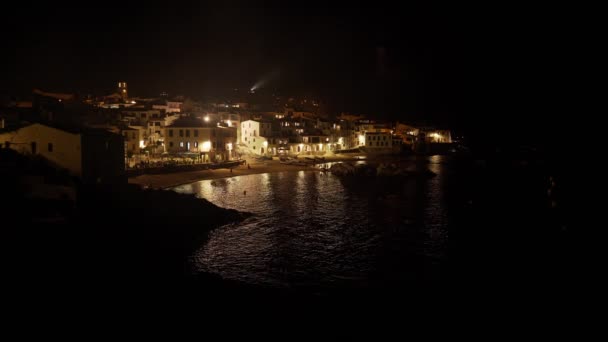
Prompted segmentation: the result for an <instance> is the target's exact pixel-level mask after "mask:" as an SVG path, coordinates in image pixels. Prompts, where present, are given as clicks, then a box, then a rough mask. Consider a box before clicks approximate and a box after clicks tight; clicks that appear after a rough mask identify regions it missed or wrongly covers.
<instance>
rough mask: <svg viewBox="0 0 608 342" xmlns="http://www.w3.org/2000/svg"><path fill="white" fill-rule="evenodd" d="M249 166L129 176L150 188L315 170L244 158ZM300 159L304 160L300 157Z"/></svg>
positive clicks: (343, 158)
mask: <svg viewBox="0 0 608 342" xmlns="http://www.w3.org/2000/svg"><path fill="white" fill-rule="evenodd" d="M244 159H245V160H246V161H247V163H248V164H249V166H250V167H251V168H248V167H247V164H244V165H240V166H238V167H235V168H233V169H232V172H231V171H230V170H229V169H216V170H201V171H189V172H176V173H168V174H156V175H141V176H136V177H131V178H129V183H130V184H138V185H141V186H143V187H147V188H151V189H165V188H171V187H174V186H178V185H181V184H187V183H192V182H196V181H200V180H206V179H217V178H226V177H236V176H245V175H253V174H259V173H267V172H280V171H300V170H315V169H316V166H298V165H285V164H281V163H280V162H279V161H278V160H267V161H257V160H255V159H253V158H250V157H246V158H244ZM302 160H305V159H304V158H302ZM353 160H358V159H357V158H356V157H352V156H341V155H336V156H331V157H325V161H326V162H337V161H353Z"/></svg>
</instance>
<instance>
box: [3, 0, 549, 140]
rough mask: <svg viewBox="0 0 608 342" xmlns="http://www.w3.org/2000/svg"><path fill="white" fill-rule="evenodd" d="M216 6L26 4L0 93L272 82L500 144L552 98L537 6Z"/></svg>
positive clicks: (195, 91) (536, 122)
mask: <svg viewBox="0 0 608 342" xmlns="http://www.w3.org/2000/svg"><path fill="white" fill-rule="evenodd" d="M213 3H214V4H215V5H204V4H200V3H194V2H192V3H190V2H179V1H173V2H166V3H165V5H163V6H160V5H157V4H155V3H151V2H135V3H134V2H130V3H129V4H128V5H125V4H123V3H116V2H106V3H101V2H100V3H90V4H82V5H80V6H74V5H73V4H66V3H61V2H52V3H49V4H44V5H42V4H33V3H29V2H21V3H20V4H19V5H16V6H17V7H14V6H13V8H12V9H11V10H10V11H7V13H9V12H10V13H12V14H11V15H8V16H5V17H4V18H3V21H2V22H1V23H0V25H1V26H2V27H1V28H2V31H3V32H4V33H6V35H5V39H4V40H3V44H4V47H5V49H3V53H2V57H1V58H2V59H3V61H2V66H3V77H2V78H1V79H0V93H4V94H21V93H28V92H30V91H31V89H32V88H34V87H40V88H43V89H48V90H51V91H72V92H79V93H93V94H96V95H100V94H105V93H108V92H110V91H113V90H114V87H115V84H116V82H118V81H119V80H121V81H126V82H128V84H129V88H130V94H131V95H133V96H155V95H157V94H158V93H159V92H160V91H167V92H169V94H173V95H176V94H183V95H187V96H192V97H194V98H202V97H204V96H222V95H224V94H226V93H227V92H229V91H230V89H233V88H235V87H237V88H241V89H242V88H249V87H251V86H252V85H253V84H255V83H256V82H258V81H260V80H263V79H269V81H268V82H267V83H266V84H265V86H264V88H265V89H266V90H269V91H273V92H274V91H276V92H277V93H280V94H284V95H289V94H293V95H306V96H309V95H310V96H316V97H319V98H321V99H324V100H326V101H327V102H328V104H329V105H330V106H331V108H332V109H334V110H335V111H349V112H355V113H367V114H372V115H376V116H379V117H385V118H391V119H403V120H427V121H429V122H431V123H436V124H439V125H449V126H450V127H452V128H454V129H464V130H465V131H467V130H468V131H478V132H480V131H482V130H483V131H488V130H494V131H496V132H502V134H508V130H507V129H505V128H504V125H503V124H498V123H497V122H503V123H507V124H508V125H511V127H521V126H522V125H521V122H520V120H523V119H525V120H527V122H528V123H529V124H528V125H523V126H524V127H531V128H530V129H525V128H520V130H521V131H522V133H526V134H527V135H529V136H534V135H533V134H529V133H531V132H533V131H534V130H538V128H539V127H543V125H546V122H545V118H546V116H543V115H539V113H541V111H547V110H548V106H544V107H543V105H542V104H541V102H539V101H538V100H539V99H541V98H542V99H543V100H550V97H551V96H548V94H551V93H552V91H553V90H557V89H558V88H559V85H557V84H556V81H558V79H557V78H556V77H555V76H554V73H553V67H554V66H555V64H558V63H559V62H558V61H556V60H551V59H550V58H547V57H549V56H552V53H553V49H554V48H555V47H556V46H558V43H557V42H558V40H557V39H556V37H557V36H558V35H556V34H555V31H552V30H551V29H550V28H551V23H549V26H548V29H547V27H546V23H545V22H544V21H540V20H541V19H543V18H544V12H543V11H544V10H543V11H541V10H542V9H541V8H529V7H528V8H497V7H498V6H497V7H496V8H482V7H475V8H473V7H440V6H432V7H431V6H420V5H410V4H401V3H394V4H392V3H380V2H379V3H377V4H376V3H374V6H373V7H370V8H358V7H356V6H354V5H351V6H348V7H346V6H343V7H339V6H333V7H329V6H327V5H323V4H322V3H318V4H315V3H312V2H307V3H306V6H300V7H298V6H297V5H296V4H293V5H291V4H288V3H286V2H283V3H282V5H281V6H277V5H276V4H274V3H269V2H265V3H258V4H256V5H253V4H252V3H253V2H248V4H247V5H244V4H242V3H238V2H234V1H227V2H221V4H219V5H218V4H217V3H219V2H213ZM543 25H545V26H543ZM548 51H549V52H548ZM547 85H549V86H550V89H549V88H547ZM553 94H555V93H553ZM530 102H534V103H533V104H532V105H529V104H530ZM548 102H550V101H548ZM548 102H546V101H545V102H544V103H548ZM552 106H553V107H556V108H559V105H555V104H553V105H552ZM539 110H540V111H539ZM534 113H536V114H534ZM531 114H532V115H531ZM473 128H474V129H473ZM497 134H499V133H497ZM526 134H524V135H526Z"/></svg>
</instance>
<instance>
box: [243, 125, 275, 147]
mask: <svg viewBox="0 0 608 342" xmlns="http://www.w3.org/2000/svg"><path fill="white" fill-rule="evenodd" d="M271 134H272V126H271V124H270V123H269V122H260V121H255V120H246V121H243V122H242V123H241V136H240V139H241V141H240V143H241V144H243V145H245V146H247V148H248V149H249V151H250V152H252V153H254V154H259V155H263V154H266V153H268V152H269V151H268V147H269V146H268V145H269V142H268V137H269V136H270V135H271Z"/></svg>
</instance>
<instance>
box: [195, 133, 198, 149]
mask: <svg viewBox="0 0 608 342" xmlns="http://www.w3.org/2000/svg"><path fill="white" fill-rule="evenodd" d="M195 132H196V131H195ZM194 147H198V141H195V142H194Z"/></svg>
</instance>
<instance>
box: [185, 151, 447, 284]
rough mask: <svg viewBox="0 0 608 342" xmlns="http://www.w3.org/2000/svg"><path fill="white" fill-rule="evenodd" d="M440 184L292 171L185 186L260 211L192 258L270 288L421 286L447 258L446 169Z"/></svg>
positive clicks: (440, 170) (439, 168) (220, 232)
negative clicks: (409, 283)
mask: <svg viewBox="0 0 608 342" xmlns="http://www.w3.org/2000/svg"><path fill="white" fill-rule="evenodd" d="M424 165H426V167H428V168H429V169H430V170H431V171H433V172H435V173H437V174H438V176H437V177H434V178H432V179H401V180H398V181H391V182H388V181H387V182H385V181H381V180H373V181H369V182H362V181H361V179H355V180H350V181H348V180H342V179H340V178H339V177H337V176H334V175H332V174H330V173H324V172H319V171H287V172H278V173H267V174H259V175H249V176H239V177H233V178H224V179H216V180H205V181H199V182H195V183H192V184H186V185H182V186H178V187H176V188H175V189H174V190H175V191H177V192H181V193H194V194H196V195H197V196H198V197H201V198H206V199H208V200H209V201H211V202H213V203H215V204H216V205H218V206H220V207H225V208H232V209H237V210H241V211H247V212H251V213H254V214H255V215H254V216H253V217H251V218H249V219H247V220H245V221H244V222H241V223H238V224H233V225H227V226H224V227H220V228H218V229H216V230H215V231H213V232H212V233H211V234H210V237H209V241H208V242H207V243H206V244H205V245H204V246H202V247H201V249H200V250H199V251H198V252H197V253H196V254H195V255H194V256H193V265H194V268H195V269H196V270H197V271H204V272H212V273H217V274H219V275H221V276H222V277H225V278H228V279H234V280H240V281H245V282H248V283H253V284H262V285H267V286H281V287H283V286H290V287H294V286H295V287H299V286H303V287H317V286H319V287H341V286H356V287H368V286H384V285H386V284H387V283H388V284H398V283H399V282H403V281H411V280H412V279H413V280H420V279H419V278H421V277H422V278H424V277H426V276H428V275H429V273H433V274H431V276H430V277H434V278H437V274H434V273H437V272H440V270H439V268H440V267H438V266H437V265H440V264H441V263H442V262H444V261H447V241H448V215H447V214H448V212H447V208H446V203H445V198H444V194H443V192H444V191H443V184H444V182H445V177H444V173H445V172H444V166H445V165H444V164H442V163H441V160H439V159H433V158H431V159H430V160H428V163H427V161H426V160H425V161H424Z"/></svg>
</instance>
